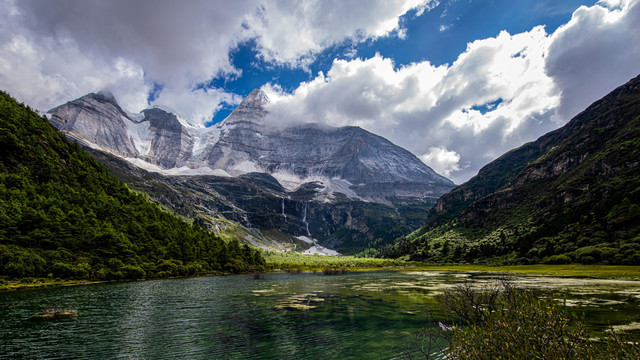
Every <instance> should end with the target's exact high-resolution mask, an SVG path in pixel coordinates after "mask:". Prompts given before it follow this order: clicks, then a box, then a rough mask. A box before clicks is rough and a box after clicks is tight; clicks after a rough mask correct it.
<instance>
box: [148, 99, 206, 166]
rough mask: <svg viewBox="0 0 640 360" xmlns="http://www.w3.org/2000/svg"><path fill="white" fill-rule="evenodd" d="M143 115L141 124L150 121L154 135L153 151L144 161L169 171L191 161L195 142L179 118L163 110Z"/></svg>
mask: <svg viewBox="0 0 640 360" xmlns="http://www.w3.org/2000/svg"><path fill="white" fill-rule="evenodd" d="M142 113H143V114H144V118H143V120H142V122H141V123H144V122H147V121H148V122H149V131H150V133H151V134H153V138H152V139H151V151H150V152H149V153H148V154H147V155H146V156H144V157H143V159H145V160H147V161H148V162H150V163H152V164H156V165H159V166H160V167H162V168H167V169H170V168H174V167H176V166H177V165H179V164H180V165H181V164H185V163H186V162H187V161H189V159H190V157H191V152H192V151H193V140H192V138H191V135H190V134H189V132H188V131H187V129H186V128H185V127H184V126H183V125H182V124H181V123H180V121H178V118H177V117H176V116H175V115H174V114H171V113H168V112H166V111H164V110H161V109H147V110H144V111H143V112H142Z"/></svg>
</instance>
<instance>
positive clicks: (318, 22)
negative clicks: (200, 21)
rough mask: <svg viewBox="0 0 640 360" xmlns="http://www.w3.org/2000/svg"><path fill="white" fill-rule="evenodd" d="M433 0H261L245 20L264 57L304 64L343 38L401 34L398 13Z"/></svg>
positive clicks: (421, 8)
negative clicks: (258, 7)
mask: <svg viewBox="0 0 640 360" xmlns="http://www.w3.org/2000/svg"><path fill="white" fill-rule="evenodd" d="M437 5H438V2H437V1H434V0H367V1H344V0H308V1H296V0H282V1H265V2H264V3H263V4H262V6H261V8H260V9H259V11H257V12H256V13H255V14H253V15H252V16H251V17H249V19H248V20H247V22H246V24H247V33H248V36H250V37H255V38H257V41H258V48H259V49H258V50H259V51H260V53H261V55H262V56H263V57H264V59H265V60H267V61H276V62H280V63H285V64H289V65H291V66H295V67H297V66H303V67H304V66H305V65H306V64H308V63H309V62H310V61H311V60H312V59H313V56H314V55H315V54H317V53H318V52H320V51H322V50H323V49H325V48H327V47H329V46H331V45H334V44H338V43H341V42H343V41H345V40H351V41H354V42H358V41H362V40H365V39H369V38H379V37H382V36H388V35H390V34H392V33H395V34H396V35H397V36H399V37H400V38H402V37H403V36H404V29H403V28H402V27H401V26H400V23H399V18H400V16H402V15H404V14H406V13H407V12H408V11H409V10H412V9H415V10H417V15H418V16H419V15H420V14H422V13H423V12H424V11H425V10H428V9H430V8H432V7H434V6H437Z"/></svg>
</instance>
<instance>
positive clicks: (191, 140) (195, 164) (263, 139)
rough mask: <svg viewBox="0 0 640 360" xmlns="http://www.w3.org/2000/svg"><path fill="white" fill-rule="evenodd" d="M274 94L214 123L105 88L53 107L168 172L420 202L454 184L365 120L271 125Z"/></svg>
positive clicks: (61, 118) (74, 130) (103, 146)
mask: <svg viewBox="0 0 640 360" xmlns="http://www.w3.org/2000/svg"><path fill="white" fill-rule="evenodd" d="M268 101H269V99H268V97H267V96H266V94H265V93H264V92H263V91H261V90H260V89H256V90H254V91H253V92H251V94H249V96H247V97H246V98H245V99H244V100H243V101H242V103H241V104H240V105H239V106H238V107H237V108H236V109H235V110H234V111H233V112H232V113H231V114H230V115H229V117H228V118H227V119H225V120H224V121H222V122H221V123H219V124H217V125H215V126H212V127H209V128H199V127H193V126H191V125H189V123H188V122H186V121H185V120H183V119H180V118H179V117H178V116H176V115H175V114H172V113H169V112H166V111H164V110H161V109H159V108H152V109H147V110H144V111H142V112H141V113H140V114H136V115H133V114H128V113H127V112H125V111H124V110H123V109H121V108H120V106H119V105H118V103H117V102H116V101H115V99H114V98H113V96H111V95H110V94H105V93H99V94H89V95H86V96H83V97H81V98H79V99H77V100H74V101H71V102H68V103H66V104H64V105H61V106H59V107H56V108H54V109H52V110H50V111H49V115H50V118H51V122H52V123H53V124H54V125H55V126H56V127H58V128H59V129H60V130H61V131H63V132H65V133H67V134H68V135H69V136H71V137H73V138H75V139H77V140H78V141H81V142H83V143H84V144H86V145H88V146H91V147H93V148H97V149H100V150H103V151H107V152H109V153H112V154H114V155H116V156H118V157H121V158H124V159H126V160H128V161H130V162H131V163H133V164H135V165H136V166H139V167H142V168H144V169H147V170H151V171H156V172H161V173H163V174H165V175H196V174H198V175H201V174H205V175H218V176H239V175H242V174H246V173H253V172H258V173H267V174H270V175H272V176H273V177H274V178H276V179H277V180H278V182H280V184H281V185H282V186H283V187H284V188H286V189H288V190H290V191H294V190H296V189H297V188H299V187H300V186H302V185H303V184H308V183H313V184H314V185H315V189H316V200H323V201H331V200H333V199H335V198H336V197H343V196H346V197H347V198H350V199H359V200H365V201H374V202H382V203H389V202H391V203H393V202H398V201H402V202H407V201H409V202H415V201H421V200H425V199H427V198H429V199H435V198H438V197H439V196H440V195H442V194H444V193H446V192H448V191H449V190H451V189H452V188H453V186H454V185H453V183H452V182H451V181H450V180H448V179H446V178H444V177H443V176H440V175H438V174H437V173H436V172H435V171H433V170H432V169H431V168H429V167H428V166H427V165H425V164H424V163H422V162H421V161H420V160H419V159H418V158H417V157H416V156H414V155H413V154H411V153H410V152H408V151H406V150H404V149H402V148H401V147H399V146H396V145H394V144H392V143H391V142H390V141H388V140H386V139H384V138H382V137H380V136H377V135H374V134H372V133H370V132H368V131H366V130H363V129H361V128H359V127H353V126H346V127H339V128H336V127H327V126H320V125H316V124H305V125H298V126H293V127H287V128H280V127H274V126H272V125H269V124H271V123H272V122H269V121H266V118H267V117H268V116H269V113H268V111H267V110H266V106H267V104H268ZM276 120H277V119H276Z"/></svg>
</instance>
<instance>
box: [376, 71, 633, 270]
mask: <svg viewBox="0 0 640 360" xmlns="http://www.w3.org/2000/svg"><path fill="white" fill-rule="evenodd" d="M639 164H640V76H639V77H637V78H635V79H633V80H631V81H630V82H629V83H627V84H625V85H624V86H621V87H619V88H617V89H616V90H614V91H613V92H611V93H610V94H609V95H607V96H605V97H604V98H603V99H601V100H599V101H597V102H595V103H594V104H593V105H591V106H590V107H589V108H588V109H586V110H585V111H583V112H582V113H580V114H579V115H577V116H576V117H575V118H574V119H572V120H571V121H570V122H569V123H567V124H566V125H565V126H564V127H562V128H560V129H558V130H555V131H553V132H550V133H548V134H546V135H544V136H542V137H540V138H539V139H538V140H536V141H535V142H532V143H528V144H525V145H523V146H522V147H520V148H518V149H515V150H512V151H510V152H508V153H506V154H504V155H503V156H501V157H500V158H498V159H497V160H495V161H493V162H492V163H490V164H488V165H487V166H485V167H484V168H483V169H481V170H480V171H479V173H478V175H477V176H475V177H474V178H472V179H471V180H469V181H468V182H466V183H465V184H463V185H461V186H459V187H457V188H456V189H454V190H453V191H452V192H451V193H449V194H446V195H444V196H442V197H441V198H440V199H439V200H438V202H437V203H436V205H435V207H434V208H433V209H432V210H431V211H430V213H429V217H428V220H427V223H426V225H425V226H423V227H422V228H421V229H419V230H418V231H416V232H414V233H413V234H411V235H409V236H407V237H404V238H400V239H398V240H397V241H396V242H395V243H394V244H393V245H390V246H387V247H384V248H382V249H380V252H379V254H380V255H381V256H385V257H402V256H408V257H409V258H411V259H413V260H429V261H444V262H497V263H538V262H542V263H569V262H578V263H596V262H597V263H612V264H640V166H639Z"/></svg>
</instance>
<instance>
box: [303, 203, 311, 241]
mask: <svg viewBox="0 0 640 360" xmlns="http://www.w3.org/2000/svg"><path fill="white" fill-rule="evenodd" d="M307 205H309V203H304V212H303V213H302V223H303V224H305V225H306V229H307V236H309V237H311V233H310V232H309V223H308V222H307Z"/></svg>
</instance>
